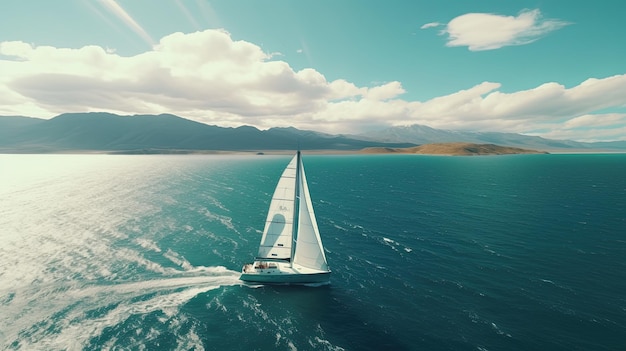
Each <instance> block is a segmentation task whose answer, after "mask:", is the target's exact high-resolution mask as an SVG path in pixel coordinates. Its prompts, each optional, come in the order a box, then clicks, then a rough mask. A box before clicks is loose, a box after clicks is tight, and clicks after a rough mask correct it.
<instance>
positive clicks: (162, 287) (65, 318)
mask: <svg viewBox="0 0 626 351" xmlns="http://www.w3.org/2000/svg"><path fill="white" fill-rule="evenodd" d="M190 272H192V273H193V274H194V275H193V276H182V277H181V276H178V277H164V278H162V279H154V280H147V281H139V282H128V283H120V284H112V285H93V286H83V287H75V286H60V287H57V288H56V289H52V290H49V289H39V291H37V292H34V293H33V292H19V294H20V295H30V296H29V298H28V299H26V300H22V299H20V298H14V299H13V300H12V301H10V302H9V303H8V306H3V310H5V307H7V308H8V310H5V312H9V314H8V315H10V316H15V318H14V320H12V321H11V323H7V324H5V325H2V328H1V330H3V332H2V334H0V335H1V336H2V338H1V339H2V340H5V341H3V342H6V344H4V345H0V346H1V347H2V348H6V347H9V346H10V345H11V344H12V343H13V342H14V341H18V342H19V348H21V349H24V350H29V349H41V348H43V349H81V348H83V347H84V346H85V344H86V343H87V342H88V341H89V340H90V339H92V338H94V337H96V336H98V335H100V334H101V333H102V332H103V330H104V329H105V328H107V327H110V326H115V325H117V324H119V323H123V322H124V321H125V320H127V319H128V318H130V317H131V316H133V315H141V314H147V313H151V312H154V311H162V312H163V313H164V314H165V315H167V316H169V317H172V316H175V315H176V314H177V312H178V308H179V307H180V306H182V305H183V304H185V303H186V302H187V301H189V300H190V299H192V298H194V297H195V296H197V295H198V294H202V293H205V292H207V291H210V290H214V289H217V288H219V287H222V286H232V285H238V284H240V283H241V282H240V280H239V275H240V273H239V272H236V271H231V270H228V269H226V268H224V267H194V268H192V269H190V270H189V271H186V272H181V274H180V275H188V274H189V273H190ZM46 290H47V291H46ZM31 294H32V295H31ZM149 295H155V296H153V297H150V298H148V299H146V300H141V299H140V298H141V297H142V296H149ZM110 306H115V307H114V308H112V309H111V310H110V311H108V312H106V313H105V314H104V315H102V316H97V317H93V316H92V317H88V316H87V315H88V314H89V312H90V311H95V310H97V309H101V308H108V307H110ZM20 310H21V311H22V312H21V313H20V312H19V311H20ZM2 324H4V323H2ZM51 327H52V328H53V329H54V330H55V332H54V333H50V332H49V331H48V330H49V329H50V328H51ZM24 335H27V337H24Z"/></svg>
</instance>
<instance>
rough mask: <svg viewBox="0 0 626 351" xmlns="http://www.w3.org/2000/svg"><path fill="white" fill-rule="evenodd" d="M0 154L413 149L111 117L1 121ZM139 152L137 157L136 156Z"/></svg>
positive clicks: (177, 120)
mask: <svg viewBox="0 0 626 351" xmlns="http://www.w3.org/2000/svg"><path fill="white" fill-rule="evenodd" d="M0 131H2V132H0V151H1V152H35V153H37V152H63V151H78V150H95V151H128V150H134V151H133V152H135V153H137V152H139V153H141V152H146V153H155V152H157V153H158V152H161V151H163V152H171V150H179V151H185V150H187V151H194V150H215V151H241V150H247V151H253V150H294V149H297V148H298V147H300V148H301V149H303V150H312V149H320V150H328V149H336V150H359V149H362V148H365V147H373V146H389V147H407V146H414V144H411V143H380V142H376V141H371V140H360V139H358V138H351V137H346V136H337V135H329V134H323V133H317V132H312V131H301V130H298V129H295V128H272V129H269V130H264V131H261V130H259V129H257V128H254V127H249V126H243V127H238V128H224V127H218V126H211V125H207V124H203V123H198V122H194V121H190V120H187V119H184V118H181V117H178V116H175V115H170V114H161V115H135V116H119V115H115V114H111V113H66V114H62V115H59V116H57V117H54V118H52V119H50V120H42V119H34V118H28V117H0ZM137 150H139V151H137Z"/></svg>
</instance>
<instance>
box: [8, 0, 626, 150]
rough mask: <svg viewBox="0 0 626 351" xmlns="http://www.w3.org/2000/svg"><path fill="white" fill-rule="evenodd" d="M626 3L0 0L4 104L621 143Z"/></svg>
mask: <svg viewBox="0 0 626 351" xmlns="http://www.w3.org/2000/svg"><path fill="white" fill-rule="evenodd" d="M624 13H626V2H624V1H621V0H598V1H594V2H592V1H570V0H566V1H565V0H532V1H526V0H510V1H502V0H481V1H465V0H441V1H431V0H429V1H422V0H412V1H404V0H390V1H382V0H342V1H336V0H316V1H304V0H298V1H296V0H294V1H287V0H267V1H260V0H215V1H207V0H160V1H147V0H56V1H39V0H20V1H17V0H11V1H2V2H0V116H11V115H18V116H30V117H38V118H46V119H48V118H52V117H54V116H57V115H59V114H61V113H65V112H96V111H105V112H112V113H117V114H121V115H134V114H161V113H172V114H176V115H178V116H181V117H184V118H188V119H192V120H195V121H199V122H202V123H207V124H211V125H218V126H224V127H236V126H241V125H251V126H255V127H257V128H260V129H267V128H271V127H286V126H293V127H296V128H299V129H308V130H315V131H320V132H328V133H335V134H338V133H350V134H354V133H361V132H368V131H374V130H379V129H384V128H387V127H390V126H408V125H413V124H421V125H426V126H430V127H433V128H440V129H447V130H462V131H477V132H481V131H483V132H487V131H489V132H511V133H520V134H527V135H538V136H542V137H545V138H550V139H568V140H577V141H612V140H626V39H625V38H624V33H626V21H624V19H623V14H624Z"/></svg>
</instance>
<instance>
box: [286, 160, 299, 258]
mask: <svg viewBox="0 0 626 351" xmlns="http://www.w3.org/2000/svg"><path fill="white" fill-rule="evenodd" d="M301 167H302V166H301V164H300V148H298V151H297V152H296V191H295V192H294V198H293V222H292V223H293V226H292V233H291V240H292V242H291V259H290V260H289V264H290V266H292V267H293V258H294V255H295V253H296V245H297V243H298V218H299V216H300V201H299V200H300V182H301V179H300V178H301V177H300V172H301V171H300V169H301Z"/></svg>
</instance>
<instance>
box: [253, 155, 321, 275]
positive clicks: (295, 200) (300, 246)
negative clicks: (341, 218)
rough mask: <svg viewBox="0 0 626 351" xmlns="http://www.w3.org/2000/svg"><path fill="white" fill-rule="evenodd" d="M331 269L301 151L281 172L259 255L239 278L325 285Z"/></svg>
mask: <svg viewBox="0 0 626 351" xmlns="http://www.w3.org/2000/svg"><path fill="white" fill-rule="evenodd" d="M329 278H330V269H329V267H328V262H327V261H326V255H325V254H324V246H323V245H322V239H321V237H320V232H319V229H318V227H317V221H316V219H315V213H314V212H313V205H312V203H311V195H310V194H309V187H308V185H307V182H306V176H305V174H304V166H303V164H302V157H301V155H300V151H298V152H297V153H296V155H295V156H294V157H293V158H292V159H291V161H290V162H289V164H288V165H287V168H285V170H284V171H283V173H282V175H281V177H280V179H279V180H278V184H277V185H276V190H274V196H272V201H271V202H270V207H269V211H268V213H267V219H266V221H265V228H264V229H263V236H262V237H261V244H260V245H259V252H258V254H257V256H256V258H255V260H254V263H248V264H245V265H244V266H243V268H242V270H241V277H240V279H241V280H243V281H245V282H255V283H273V284H309V283H325V282H328V281H329Z"/></svg>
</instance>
